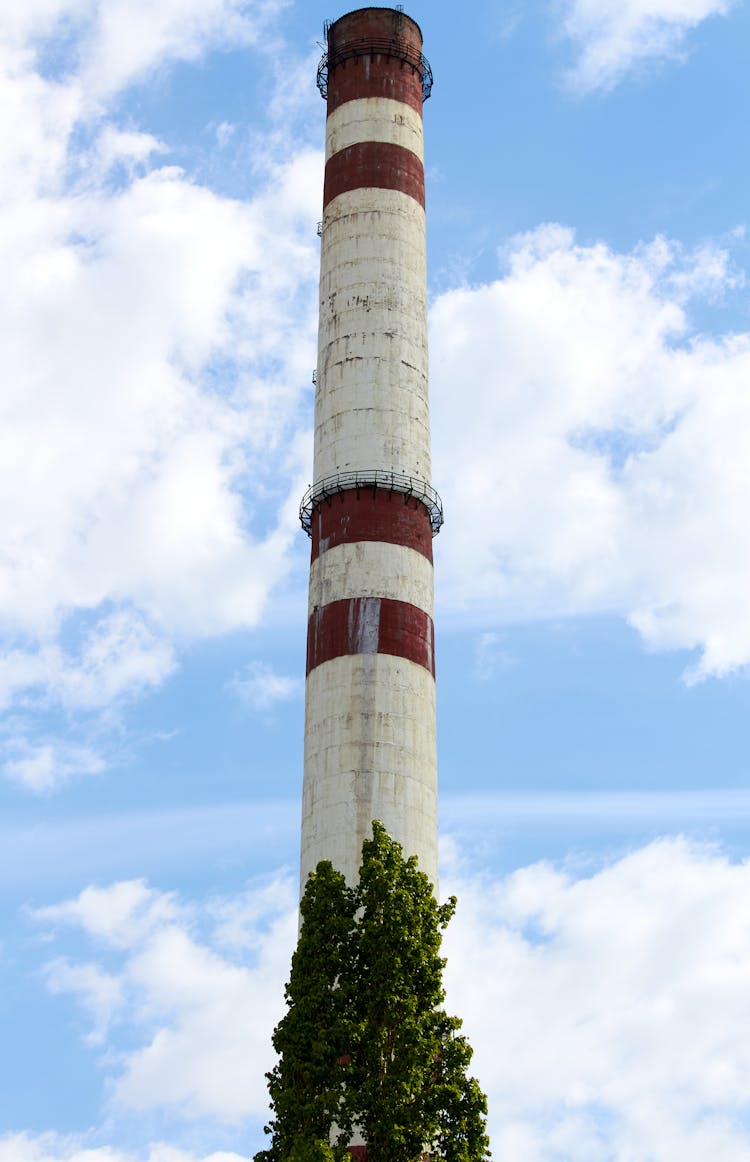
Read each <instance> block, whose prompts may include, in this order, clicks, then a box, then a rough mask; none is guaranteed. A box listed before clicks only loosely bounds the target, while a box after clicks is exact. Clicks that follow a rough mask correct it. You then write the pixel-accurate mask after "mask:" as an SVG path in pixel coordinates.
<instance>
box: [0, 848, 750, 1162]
mask: <svg viewBox="0 0 750 1162" xmlns="http://www.w3.org/2000/svg"><path fill="white" fill-rule="evenodd" d="M467 855H468V852H464V853H463V857H466V856H467ZM452 865H453V866H452V870H450V871H449V872H448V873H447V874H446V872H445V869H444V878H443V891H444V893H448V892H456V893H457V895H458V897H459V909H458V913H457V916H456V918H455V919H454V921H453V922H452V924H451V926H450V927H449V929H448V934H447V938H446V946H445V951H446V952H447V955H448V969H447V985H448V1004H449V1008H450V1009H451V1011H454V1012H456V1013H458V1014H459V1015H460V1016H462V1017H463V1018H464V1020H465V1029H466V1032H467V1033H468V1035H469V1037H470V1040H471V1042H472V1044H473V1045H474V1048H475V1058H474V1062H473V1071H474V1072H475V1073H476V1075H477V1076H478V1077H479V1079H480V1081H481V1083H482V1084H483V1086H484V1087H485V1088H486V1090H487V1091H488V1094H489V1099H490V1118H491V1127H492V1137H493V1148H494V1151H495V1154H496V1155H497V1156H501V1157H512V1158H513V1159H514V1162H562V1159H566V1158H572V1157H574V1158H575V1159H576V1162H578V1160H579V1159H580V1162H589V1160H590V1162H600V1160H601V1159H602V1158H604V1157H606V1158H613V1159H622V1160H624V1159H626V1158H646V1157H648V1158H650V1159H653V1162H674V1160H675V1159H676V1158H679V1159H681V1160H684V1162H705V1159H706V1158H708V1157H717V1158H721V1159H722V1162H741V1160H744V1159H745V1158H746V1157H747V1154H748V1151H749V1150H750V1132H749V1131H748V1125H749V1124H750V1122H749V1121H748V1115H749V1114H750V1081H749V1080H748V1079H749V1078H750V1046H749V1045H748V1042H747V1037H746V1035H745V1033H746V1029H747V1027H748V1021H749V1020H750V995H748V990H747V979H748V973H749V972H750V863H741V864H738V863H731V862H730V861H729V860H727V859H726V858H725V857H723V856H722V855H721V854H720V853H719V852H717V851H715V850H710V849H706V848H701V847H697V846H692V845H691V844H689V843H688V842H686V841H684V840H681V839H670V840H662V841H659V842H655V843H652V844H650V845H649V846H647V847H644V848H642V849H640V850H638V851H635V852H633V853H632V854H630V855H628V856H626V857H624V858H621V859H619V860H617V861H616V862H613V863H612V864H611V865H609V866H606V867H604V868H602V869H600V870H596V871H593V872H591V873H590V874H586V875H584V876H582V875H581V873H580V870H579V871H578V872H577V873H576V874H575V875H574V874H572V873H570V872H566V871H565V870H561V869H559V868H554V867H552V866H550V865H546V864H538V865H534V866H532V867H527V868H522V869H520V870H519V871H517V872H515V873H514V874H512V875H509V876H506V877H504V878H501V879H493V878H491V877H489V876H476V875H474V874H473V873H471V872H468V871H466V870H463V871H462V870H461V868H462V852H461V849H460V848H459V849H458V855H457V858H456V859H454V860H453V861H452ZM463 866H464V867H465V865H463ZM293 891H294V889H293V885H292V883H291V881H290V880H288V879H283V880H281V879H279V880H276V881H273V882H264V883H262V884H257V885H251V887H250V888H249V890H248V892H247V893H243V894H242V895H241V896H239V897H235V898H228V899H223V900H211V901H208V902H207V903H205V904H203V905H199V904H195V903H194V904H191V905H189V906H188V905H186V904H179V902H178V901H176V900H175V899H174V897H172V896H167V897H164V896H162V895H161V894H160V893H159V892H157V891H155V890H154V889H148V888H147V887H146V886H145V885H143V884H118V885H114V886H113V887H112V888H108V889H96V890H93V889H89V892H88V893H84V894H83V895H82V896H81V897H78V898H77V899H76V900H72V901H69V902H67V903H65V904H62V905H59V906H57V908H56V909H46V910H44V912H40V913H37V918H38V919H39V920H40V922H42V923H43V924H44V925H47V926H49V925H52V926H53V927H55V928H56V927H59V925H60V923H62V922H66V923H71V924H78V925H80V926H82V927H83V929H84V931H86V932H88V933H89V934H90V935H91V936H92V938H94V939H95V940H96V941H97V942H103V943H100V951H101V955H102V959H103V958H104V956H105V955H106V956H107V957H108V968H107V970H106V974H105V976H104V977H103V978H100V976H99V975H98V973H99V972H104V970H103V969H101V968H99V969H97V965H96V960H91V959H89V960H87V961H85V962H83V963H82V964H81V966H80V969H81V974H80V975H78V976H76V975H75V970H76V965H75V964H73V963H72V962H70V961H67V962H65V971H64V973H61V971H60V969H59V968H58V969H57V970H55V969H54V963H55V962H53V968H52V969H50V970H49V975H48V983H50V984H53V983H54V984H56V985H58V986H59V987H58V988H57V991H62V990H65V988H66V984H67V989H68V991H70V993H71V994H72V995H74V996H76V997H77V998H78V999H79V1001H81V1002H82V1004H83V1007H84V1010H85V1011H86V1012H87V1014H88V1015H89V1017H90V1018H91V1019H92V1020H93V1026H92V1027H93V1032H94V1035H95V1036H97V1035H100V1036H101V1037H102V1038H103V1040H102V1041H101V1045H102V1046H103V1047H104V1048H105V1049H106V1050H107V1052H106V1053H105V1054H104V1055H103V1056H102V1057H101V1059H100V1064H101V1067H102V1068H103V1069H104V1070H105V1071H106V1074H107V1076H108V1080H109V1082H110V1083H111V1084H112V1086H113V1088H114V1093H115V1095H116V1101H117V1103H119V1108H125V1109H131V1110H136V1111H146V1110H156V1109H158V1108H160V1107H162V1108H163V1107H167V1108H172V1109H174V1110H175V1111H177V1112H179V1114H180V1115H182V1116H184V1117H187V1118H200V1117H201V1116H209V1117H214V1118H216V1119H218V1120H220V1121H221V1120H223V1121H226V1122H229V1123H231V1122H241V1121H243V1120H247V1119H254V1118H259V1117H262V1116H263V1110H264V1107H265V1093H264V1086H263V1081H262V1078H263V1072H264V1070H265V1069H266V1068H267V1067H268V1064H269V1056H270V1051H269V1043H268V1039H269V1037H270V1032H271V1027H272V1025H273V1023H274V1021H275V1020H276V1019H277V1017H278V1015H279V1014H280V1011H281V1003H282V982H283V980H284V979H286V977H287V975H288V968H289V955H290V953H291V949H292V946H293V941H294V937H295V931H296V920H295V910H294V897H293ZM159 908H161V909H162V911H161V913H159V912H158V909H159ZM155 909H156V911H155ZM180 909H181V910H180ZM108 915H109V916H110V917H111V919H110V920H106V919H105V918H106V917H107V916H108ZM139 916H140V917H141V919H142V920H143V921H144V922H142V923H134V918H136V919H137V918H138V917H139ZM103 925H104V926H103ZM199 928H200V930H201V932H202V935H199V933H198V929H199ZM113 953H116V954H117V957H118V958H119V959H118V964H117V967H116V969H113V966H112V956H113ZM237 954H239V955H237ZM55 971H57V973H58V975H57V977H55V975H54V973H55ZM65 973H68V974H69V976H68V980H67V982H66V979H65ZM85 974H89V976H88V977H87V976H86V975H85ZM102 979H103V983H104V988H103V989H102V988H101V987H100V986H101V984H102ZM89 980H90V981H91V982H92V987H91V988H90V989H88V990H87V988H86V983H87V981H89ZM110 1002H111V1003H110ZM97 1004H98V1006H99V1007H98V1008H97V1007H96V1006H97ZM113 1013H116V1018H117V1019H116V1020H115V1021H113V1020H110V1017H111V1016H112V1015H113ZM121 1028H126V1029H127V1037H126V1038H125V1039H124V1040H125V1045H124V1047H123V1045H121V1044H120V1043H119V1042H118V1036H119V1031H120V1029H121ZM115 1108H117V1107H115ZM34 1141H35V1142H36V1140H34ZM24 1148H26V1147H24ZM35 1148H38V1149H39V1150H40V1157H41V1158H42V1159H43V1160H44V1162H47V1155H46V1154H45V1153H44V1150H43V1147H42V1146H41V1145H39V1146H37V1147H35ZM1 1151H2V1146H0V1162H5V1157H9V1158H11V1159H12V1160H13V1162H16V1159H15V1158H14V1157H13V1155H7V1154H6V1155H5V1156H4V1155H3V1154H2V1152H1ZM27 1156H28V1155H26V1154H23V1153H20V1154H19V1156H18V1157H19V1159H21V1160H22V1162H25V1160H26V1157H27ZM49 1156H50V1157H55V1155H54V1150H53V1149H52V1148H50V1149H49ZM30 1158H31V1160H32V1162H37V1159H36V1157H35V1156H34V1155H33V1154H32V1155H30Z"/></svg>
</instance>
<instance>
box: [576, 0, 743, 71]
mask: <svg viewBox="0 0 750 1162" xmlns="http://www.w3.org/2000/svg"><path fill="white" fill-rule="evenodd" d="M732 6H733V0H622V2H621V3H619V4H612V3H610V0H565V3H564V4H563V5H562V6H561V9H560V12H561V20H562V31H563V34H564V35H565V36H566V37H567V39H568V40H570V41H571V42H572V43H573V44H574V45H575V47H576V49H577V53H578V59H577V61H576V63H575V65H574V66H573V68H572V69H571V70H570V72H569V74H568V81H569V83H570V85H571V87H572V88H573V89H575V90H576V91H577V92H579V93H591V92H595V91H606V90H609V89H612V88H614V87H615V86H616V85H617V84H619V83H620V82H621V81H622V80H623V79H624V78H625V77H626V76H628V75H629V74H631V73H632V72H633V71H634V70H636V69H638V68H639V67H642V66H643V65H645V64H651V63H659V62H662V61H666V60H674V59H678V58H680V57H681V56H682V55H684V52H685V45H686V42H687V38H688V35H689V33H690V32H692V31H693V29H695V28H697V27H698V26H699V25H700V24H702V23H703V21H704V20H707V19H709V17H712V16H724V15H726V13H728V12H729V10H730V8H731V7H732Z"/></svg>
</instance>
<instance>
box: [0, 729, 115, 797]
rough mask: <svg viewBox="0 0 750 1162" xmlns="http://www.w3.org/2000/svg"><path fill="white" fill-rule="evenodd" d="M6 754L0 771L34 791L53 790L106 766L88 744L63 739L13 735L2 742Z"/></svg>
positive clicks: (102, 759) (37, 793)
mask: <svg viewBox="0 0 750 1162" xmlns="http://www.w3.org/2000/svg"><path fill="white" fill-rule="evenodd" d="M3 750H4V752H5V754H6V755H7V756H8V757H7V758H6V761H5V762H4V764H3V768H2V769H3V773H4V774H5V776H6V778H8V779H10V781H11V782H13V783H17V784H18V785H19V786H21V787H23V788H25V789H26V790H27V791H32V792H33V793H34V794H36V795H43V794H47V793H49V792H50V791H55V790H57V789H58V788H59V787H61V786H63V785H64V784H65V783H68V782H70V781H71V779H78V778H81V777H82V776H86V775H100V774H101V773H102V771H103V770H104V769H105V767H106V762H105V760H104V758H103V757H102V755H100V754H98V753H97V752H96V751H95V750H93V749H92V748H91V747H86V746H76V745H70V744H66V743H64V742H39V741H31V740H29V739H27V738H14V739H11V740H10V741H8V742H7V743H5V744H4V746H3Z"/></svg>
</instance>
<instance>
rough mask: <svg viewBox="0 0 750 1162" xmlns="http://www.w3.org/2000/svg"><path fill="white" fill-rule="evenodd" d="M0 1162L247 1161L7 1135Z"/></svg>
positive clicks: (163, 1148)
mask: <svg viewBox="0 0 750 1162" xmlns="http://www.w3.org/2000/svg"><path fill="white" fill-rule="evenodd" d="M0 1162H247V1160H246V1159H245V1158H242V1157H241V1156H240V1155H239V1154H231V1153H228V1152H226V1151H224V1150H220V1151H217V1152H215V1153H213V1154H208V1155H197V1154H194V1153H191V1152H189V1151H187V1150H179V1149H176V1148H175V1147H174V1146H170V1145H167V1144H155V1145H153V1146H151V1147H150V1148H149V1150H148V1152H147V1153H146V1154H139V1155H136V1154H132V1153H128V1152H126V1151H124V1150H119V1149H117V1148H116V1147H112V1146H99V1147H91V1146H87V1145H86V1144H84V1143H83V1142H82V1141H80V1140H78V1139H76V1138H73V1137H63V1136H62V1135H59V1134H39V1135H32V1134H8V1135H6V1136H5V1137H3V1138H0Z"/></svg>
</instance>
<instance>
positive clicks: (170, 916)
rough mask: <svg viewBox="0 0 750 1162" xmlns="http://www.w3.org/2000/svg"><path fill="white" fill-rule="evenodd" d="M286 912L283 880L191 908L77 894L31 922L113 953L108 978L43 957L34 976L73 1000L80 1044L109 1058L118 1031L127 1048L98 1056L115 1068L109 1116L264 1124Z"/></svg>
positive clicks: (290, 921) (128, 888) (125, 894)
mask: <svg viewBox="0 0 750 1162" xmlns="http://www.w3.org/2000/svg"><path fill="white" fill-rule="evenodd" d="M294 904H295V899H294V889H293V886H292V884H291V881H290V880H288V879H284V880H281V879H279V880H276V881H273V882H272V883H267V884H266V883H264V884H260V885H258V886H257V887H253V888H251V889H249V891H248V893H247V897H239V898H234V899H231V900H222V899H214V900H210V901H209V902H208V903H207V904H206V905H205V906H203V907H196V906H191V907H187V906H185V905H181V904H180V902H179V901H177V900H176V899H175V898H174V897H173V896H172V895H165V894H162V893H159V892H157V891H155V890H153V889H150V888H148V887H147V886H146V885H145V884H144V883H143V882H141V881H134V882H123V883H119V884H115V885H113V886H112V887H111V888H88V889H87V890H86V891H85V892H83V893H82V894H81V895H80V896H78V897H77V898H76V899H73V900H69V901H66V902H65V903H63V904H60V905H56V906H53V907H50V908H44V909H39V910H37V911H36V912H34V913H32V915H33V918H34V919H35V920H36V922H37V923H38V924H39V925H40V926H42V928H44V929H47V930H51V931H55V930H58V929H59V928H60V927H61V926H66V927H69V926H72V927H73V928H80V929H82V930H83V932H84V933H86V934H87V935H88V936H89V937H90V938H92V939H93V940H94V941H96V943H97V944H98V945H99V946H100V948H101V950H102V953H103V954H105V953H106V955H107V956H108V957H109V959H110V961H111V956H112V953H113V952H117V953H119V955H120V960H119V966H118V968H117V971H116V972H115V973H114V974H113V973H112V971H111V969H110V970H108V971H107V973H106V974H104V973H103V972H100V971H99V970H98V969H97V966H96V965H95V964H94V963H93V962H86V963H85V964H81V965H76V964H74V963H72V962H71V961H70V960H65V961H63V962H61V961H59V960H53V961H51V962H50V964H49V965H48V966H47V970H46V977H47V982H48V986H49V987H50V988H52V989H53V991H55V992H56V993H61V992H69V993H70V994H72V995H73V996H75V997H77V998H78V999H79V1000H80V1002H81V1004H82V1006H83V1008H84V1010H85V1012H86V1014H87V1015H88V1016H89V1017H90V1018H91V1019H92V1028H91V1031H90V1032H89V1033H88V1034H87V1035H86V1040H87V1042H88V1043H89V1044H92V1045H101V1044H102V1043H104V1044H105V1045H106V1046H107V1047H108V1048H110V1049H112V1048H114V1047H115V1045H116V1040H115V1041H113V1042H112V1043H107V1042H106V1040H105V1036H106V1034H108V1033H109V1034H111V1036H112V1037H113V1038H115V1037H116V1034H117V1030H118V1029H119V1028H120V1027H121V1026H123V1025H125V1024H127V1026H128V1029H129V1033H128V1038H127V1041H128V1047H127V1049H125V1050H123V1049H122V1048H119V1051H118V1052H117V1053H116V1054H114V1055H113V1054H108V1055H106V1056H105V1057H104V1059H103V1064H104V1065H105V1067H107V1068H109V1069H111V1068H112V1065H113V1062H114V1061H116V1062H117V1072H116V1074H115V1075H114V1076H112V1077H111V1082H112V1085H111V1089H112V1094H113V1098H112V1100H113V1108H114V1109H119V1110H130V1111H133V1110H136V1111H138V1110H140V1111H146V1110H150V1109H156V1108H159V1107H162V1108H164V1107H166V1108H172V1109H174V1110H176V1111H177V1112H178V1113H179V1114H180V1115H182V1116H184V1117H188V1118H195V1119H199V1118H203V1117H212V1118H215V1119H217V1120H218V1121H220V1122H225V1123H228V1124H232V1123H237V1122H240V1121H242V1120H246V1119H249V1118H255V1119H262V1118H264V1116H265V1114H266V1111H267V1104H268V1099H267V1095H266V1092H265V1084H264V1081H263V1078H264V1074H265V1071H266V1070H267V1069H268V1068H270V1065H271V1064H272V1059H273V1050H272V1049H271V1041H270V1039H271V1032H272V1030H273V1027H274V1025H275V1024H276V1021H277V1020H278V1019H279V1017H280V1016H281V1012H282V1009H283V981H284V979H285V976H286V974H287V972H288V967H289V963H290V958H291V952H292V948H293V943H294V939H295V937H296V908H295V906H294ZM200 928H203V929H205V930H206V932H207V934H206V935H203V936H200V935H199V929H200ZM212 945H216V947H212ZM220 950H221V951H220ZM238 952H239V953H241V956H236V954H237V953H238ZM115 1013H116V1015H117V1018H118V1023H117V1026H113V1025H112V1023H111V1020H112V1017H113V1015H115ZM134 1042H135V1047H134V1048H133V1045H134Z"/></svg>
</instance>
